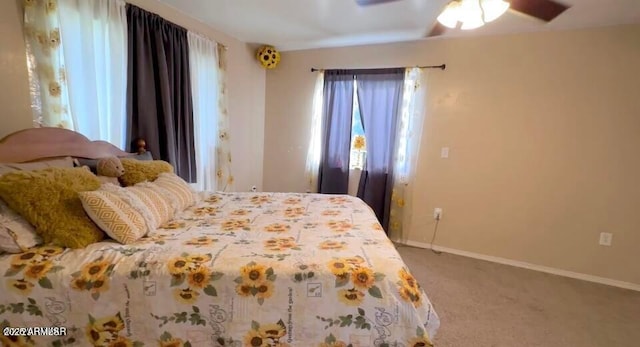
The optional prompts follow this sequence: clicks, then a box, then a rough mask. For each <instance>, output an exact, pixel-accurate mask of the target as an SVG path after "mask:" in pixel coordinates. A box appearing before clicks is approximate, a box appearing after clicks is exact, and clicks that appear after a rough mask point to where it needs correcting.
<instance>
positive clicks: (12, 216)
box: [0, 200, 42, 253]
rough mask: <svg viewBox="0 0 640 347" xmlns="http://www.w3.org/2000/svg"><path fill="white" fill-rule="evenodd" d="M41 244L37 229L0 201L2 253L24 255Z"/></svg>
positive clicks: (0, 250) (0, 246)
mask: <svg viewBox="0 0 640 347" xmlns="http://www.w3.org/2000/svg"><path fill="white" fill-rule="evenodd" d="M41 244H42V238H41V237H40V236H38V234H37V233H36V229H35V228H34V227H33V226H32V225H31V224H29V222H27V221H26V220H25V219H24V218H22V217H21V216H20V215H19V214H17V213H16V212H14V211H13V210H12V209H10V208H9V206H7V205H6V204H5V203H4V201H2V200H0V252H6V253H22V252H24V251H26V250H28V249H29V248H33V247H36V246H38V245H41Z"/></svg>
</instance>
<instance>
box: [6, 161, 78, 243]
mask: <svg viewBox="0 0 640 347" xmlns="http://www.w3.org/2000/svg"><path fill="white" fill-rule="evenodd" d="M48 167H66V168H71V167H73V159H72V158H71V157H66V158H59V159H51V160H43V161H38V162H31V163H0V176H2V175H3V174H7V173H9V172H14V171H31V170H42V169H45V168H48ZM41 244H42V238H41V237H40V236H38V234H37V233H36V230H35V228H34V227H33V226H32V225H31V224H29V222H27V221H26V220H25V219H24V218H22V216H20V215H19V214H17V213H16V212H15V211H13V210H12V209H10V208H9V207H8V206H7V205H6V204H5V203H4V202H3V201H2V200H0V252H7V253H22V252H24V251H26V250H27V249H29V248H32V247H35V246H38V245H41Z"/></svg>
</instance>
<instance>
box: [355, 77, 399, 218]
mask: <svg viewBox="0 0 640 347" xmlns="http://www.w3.org/2000/svg"><path fill="white" fill-rule="evenodd" d="M404 73H405V69H401V68H398V69H376V70H365V71H362V72H356V74H355V78H356V83H357V94H358V103H359V105H360V116H361V117H362V127H363V128H364V134H365V138H366V139H367V141H366V146H367V157H366V163H365V168H364V170H363V171H362V176H361V177H360V183H359V185H358V197H359V198H361V199H362V200H364V202H366V203H367V204H368V205H369V206H370V207H371V208H372V209H373V211H374V212H375V214H376V216H377V217H378V220H379V221H380V223H382V226H383V227H384V229H385V230H387V229H388V225H389V211H390V207H391V192H392V189H393V160H394V149H395V142H396V141H395V139H396V128H397V123H398V119H399V118H400V117H399V114H400V112H401V111H402V110H401V108H402V92H403V87H404Z"/></svg>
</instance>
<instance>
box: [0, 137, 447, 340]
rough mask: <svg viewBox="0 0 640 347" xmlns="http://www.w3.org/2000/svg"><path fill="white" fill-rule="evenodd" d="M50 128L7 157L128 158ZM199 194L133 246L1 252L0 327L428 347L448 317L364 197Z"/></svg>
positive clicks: (94, 336) (110, 335)
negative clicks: (440, 312)
mask: <svg viewBox="0 0 640 347" xmlns="http://www.w3.org/2000/svg"><path fill="white" fill-rule="evenodd" d="M39 130H40V131H39ZM42 130H43V129H31V130H28V131H27V132H28V135H29V136H25V134H24V133H23V134H22V135H16V136H18V137H17V138H16V137H15V136H14V137H13V139H12V140H10V141H6V140H4V141H3V143H0V161H4V162H6V161H8V159H11V160H12V161H27V160H34V159H39V158H43V157H54V156H60V155H73V156H80V157H85V158H92V157H93V158H95V157H100V156H101V155H104V153H105V151H107V152H111V151H115V150H117V149H115V148H112V146H111V145H108V146H107V145H105V143H99V144H98V145H97V146H96V143H95V142H90V141H88V140H86V139H81V137H82V136H81V135H78V134H76V133H72V132H63V133H64V134H62V135H61V133H60V131H53V132H52V131H51V130H48V132H49V133H48V134H44V133H45V132H44V131H42ZM69 133H71V134H73V135H71V134H69ZM38 134H41V135H47V137H43V136H41V135H38ZM36 135H37V136H36ZM10 137H11V136H10ZM61 137H64V138H66V139H67V140H65V141H61V140H60V138H61ZM27 138H28V139H30V140H29V141H27V142H24V141H25V139H27ZM82 138H83V137H82ZM34 139H37V140H34ZM34 141H35V142H36V143H34ZM46 142H49V143H50V144H51V143H54V142H55V143H57V144H58V145H57V147H59V148H57V149H55V150H54V149H51V148H50V147H51V146H47V145H45V143H46ZM7 143H9V144H12V146H15V149H14V150H13V151H10V150H7V146H8V145H7ZM60 143H67V145H64V146H61V145H60ZM18 144H20V145H18ZM79 144H80V145H81V147H82V148H81V149H78V148H77V146H78V145H79ZM61 151H63V152H61ZM80 152H81V153H80ZM8 153H10V154H8ZM96 153H97V154H96ZM25 158H26V159H25ZM198 196H199V201H198V203H197V204H196V205H194V206H192V207H189V208H187V209H185V210H184V211H182V212H181V213H180V214H178V215H177V216H176V217H175V218H174V219H173V220H172V221H170V222H168V223H165V224H163V225H162V226H161V227H160V228H158V229H157V230H155V231H154V232H152V233H150V234H148V235H146V236H145V237H144V238H142V239H140V240H138V241H137V242H135V243H133V244H128V245H122V244H119V243H117V242H115V241H113V240H111V241H102V242H98V243H94V244H91V245H90V246H88V247H86V248H84V249H75V250H72V249H61V248H57V247H47V246H43V247H38V248H36V249H33V250H29V251H27V252H24V253H20V254H8V255H7V254H5V255H0V269H1V270H0V271H2V272H3V273H1V274H0V276H2V280H3V284H2V285H1V286H2V288H3V289H2V290H1V291H0V325H3V326H4V327H7V326H8V327H12V328H18V327H52V326H57V327H63V328H65V329H66V331H65V333H66V334H65V335H63V336H32V337H30V338H28V339H27V338H21V339H20V340H21V342H24V343H26V345H36V346H143V345H144V346H150V345H160V346H348V345H351V346H427V345H429V339H430V338H431V339H432V338H433V336H434V335H435V333H436V331H437V329H438V326H439V319H438V316H437V314H436V312H435V311H434V309H433V306H432V304H431V303H430V301H429V299H428V298H427V296H426V294H425V293H424V291H423V290H422V289H421V288H420V286H419V284H418V283H417V282H416V280H415V278H413V276H412V275H411V273H410V270H409V269H407V267H406V265H405V264H404V262H403V261H402V259H401V258H400V256H399V254H398V252H397V251H396V250H395V248H394V246H393V244H392V243H391V242H390V241H389V239H388V238H387V237H386V235H385V233H384V231H383V230H382V228H381V226H380V224H379V223H378V222H377V220H376V218H375V215H374V214H373V212H372V211H371V209H370V208H369V207H368V206H367V205H366V204H364V203H363V202H362V201H361V200H359V199H357V198H353V197H350V196H343V195H320V194H294V193H222V192H199V193H198ZM17 283H20V284H22V285H21V286H16V284H17ZM52 331H53V330H50V331H49V332H52ZM14 332H17V331H14ZM57 332H58V334H59V332H60V331H57ZM16 339H17V338H14V340H16ZM5 341H6V337H5ZM6 343H8V342H6Z"/></svg>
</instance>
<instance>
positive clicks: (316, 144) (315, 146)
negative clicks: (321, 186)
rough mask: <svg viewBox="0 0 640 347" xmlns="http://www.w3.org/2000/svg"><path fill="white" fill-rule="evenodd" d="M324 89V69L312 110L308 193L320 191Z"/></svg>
mask: <svg viewBox="0 0 640 347" xmlns="http://www.w3.org/2000/svg"><path fill="white" fill-rule="evenodd" d="M323 90H324V71H319V72H318V76H317V77H316V86H315V89H314V92H313V106H312V110H311V136H310V137H309V150H308V151H307V162H306V165H305V177H306V179H307V193H317V192H318V174H319V170H320V151H321V148H320V147H322V100H323Z"/></svg>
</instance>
